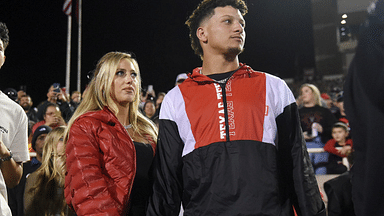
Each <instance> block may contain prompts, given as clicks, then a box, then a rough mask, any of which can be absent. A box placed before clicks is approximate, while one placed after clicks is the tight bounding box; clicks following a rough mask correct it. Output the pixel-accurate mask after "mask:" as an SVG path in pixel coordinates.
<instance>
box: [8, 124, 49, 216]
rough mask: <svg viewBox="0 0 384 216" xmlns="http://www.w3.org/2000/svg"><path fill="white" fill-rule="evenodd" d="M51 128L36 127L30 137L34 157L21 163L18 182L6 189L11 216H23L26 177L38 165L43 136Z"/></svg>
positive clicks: (43, 140)
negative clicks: (21, 171) (34, 153)
mask: <svg viewBox="0 0 384 216" xmlns="http://www.w3.org/2000/svg"><path fill="white" fill-rule="evenodd" d="M51 130H52V129H51V128H50V127H48V126H45V125H42V126H40V127H38V128H37V129H36V132H35V133H34V134H33V138H32V148H33V149H34V150H35V151H36V157H32V159H31V160H30V161H28V162H26V163H24V164H23V176H22V177H21V180H20V183H19V184H18V185H17V186H16V187H14V188H12V189H8V205H9V207H10V208H11V211H12V215H13V216H24V189H25V182H26V177H27V176H28V175H29V174H31V173H33V172H34V171H36V170H37V168H39V167H40V165H41V161H42V156H43V148H44V144H45V138H46V136H47V134H48V133H49V132H51Z"/></svg>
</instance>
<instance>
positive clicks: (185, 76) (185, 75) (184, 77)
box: [176, 73, 188, 83]
mask: <svg viewBox="0 0 384 216" xmlns="http://www.w3.org/2000/svg"><path fill="white" fill-rule="evenodd" d="M187 78H188V76H187V74H186V73H181V74H179V75H177V77H176V83H177V82H180V81H181V82H183V81H184V80H186V79H187Z"/></svg>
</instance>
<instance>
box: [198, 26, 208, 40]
mask: <svg viewBox="0 0 384 216" xmlns="http://www.w3.org/2000/svg"><path fill="white" fill-rule="evenodd" d="M196 36H197V38H199V40H200V41H201V42H203V43H207V41H208V37H207V34H206V31H205V29H204V28H203V27H199V28H198V29H197V30H196Z"/></svg>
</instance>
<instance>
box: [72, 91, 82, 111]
mask: <svg viewBox="0 0 384 216" xmlns="http://www.w3.org/2000/svg"><path fill="white" fill-rule="evenodd" d="M80 102H81V92H79V91H74V92H72V95H71V106H72V107H73V110H76V108H77V107H78V106H79V104H80Z"/></svg>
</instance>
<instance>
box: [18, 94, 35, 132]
mask: <svg viewBox="0 0 384 216" xmlns="http://www.w3.org/2000/svg"><path fill="white" fill-rule="evenodd" d="M19 104H20V106H21V107H22V108H23V109H24V111H25V113H26V114H27V117H28V120H29V121H28V136H29V134H31V132H32V127H33V125H34V124H35V123H36V122H38V120H37V117H36V116H37V108H36V107H32V105H33V101H32V98H31V96H29V95H23V96H21V98H20V101H19Z"/></svg>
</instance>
